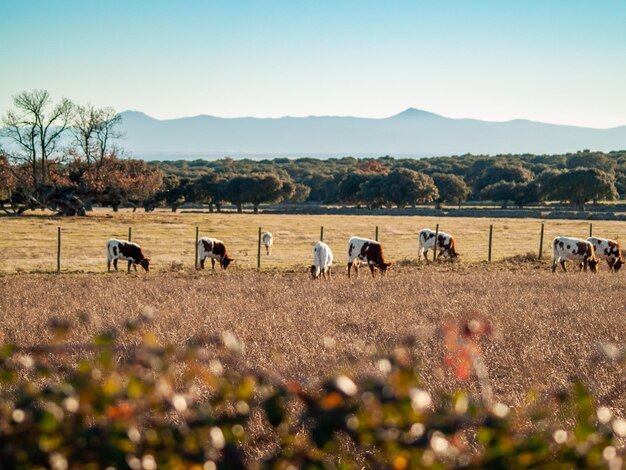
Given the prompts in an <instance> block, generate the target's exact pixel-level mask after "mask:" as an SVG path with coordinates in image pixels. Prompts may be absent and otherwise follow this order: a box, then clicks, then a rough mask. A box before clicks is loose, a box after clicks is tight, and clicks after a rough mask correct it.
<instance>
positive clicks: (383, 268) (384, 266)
mask: <svg viewBox="0 0 626 470" xmlns="http://www.w3.org/2000/svg"><path fill="white" fill-rule="evenodd" d="M391 265H392V263H381V264H380V265H378V269H380V273H381V274H385V273H386V272H387V270H388V269H390V268H391Z"/></svg>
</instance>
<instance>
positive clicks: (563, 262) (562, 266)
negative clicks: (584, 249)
mask: <svg viewBox="0 0 626 470" xmlns="http://www.w3.org/2000/svg"><path fill="white" fill-rule="evenodd" d="M561 268H563V272H564V273H566V272H567V269H565V260H563V259H562V260H561Z"/></svg>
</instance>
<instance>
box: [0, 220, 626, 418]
mask: <svg viewBox="0 0 626 470" xmlns="http://www.w3.org/2000/svg"><path fill="white" fill-rule="evenodd" d="M255 220H256V219H255ZM503 267H504V266H499V264H497V263H494V264H492V265H490V266H489V267H488V269H481V268H480V267H479V266H476V265H474V266H473V267H470V268H463V267H462V266H458V265H457V266H456V267H455V270H450V269H449V266H448V265H447V264H446V265H440V266H428V267H422V268H420V269H419V270H418V269H415V268H413V267H411V268H408V267H406V268H400V269H399V270H397V271H395V272H394V271H392V272H391V273H390V275H389V276H388V277H387V278H385V279H384V280H383V281H381V280H380V279H378V278H377V279H376V280H372V279H371V278H370V277H369V275H361V276H360V277H359V278H358V279H354V278H353V279H347V277H346V276H345V275H336V276H334V278H333V279H332V281H330V282H313V281H310V280H309V279H308V277H307V276H306V275H305V274H294V273H291V274H289V273H279V272H275V273H266V274H262V275H259V274H257V273H254V272H241V271H240V272H237V271H232V272H225V273H217V274H214V275H213V274H210V273H208V274H207V273H200V274H188V273H161V274H158V273H155V274H152V273H150V274H143V273H141V274H134V273H133V274H131V275H127V274H124V273H114V274H102V275H93V274H72V275H64V276H56V275H23V276H5V277H1V278H0V342H2V343H4V342H15V343H18V344H20V345H39V344H45V343H46V342H48V341H50V340H51V339H52V336H51V335H52V333H50V332H49V331H48V330H47V328H46V325H47V324H48V322H49V321H50V319H51V318H63V319H66V320H69V321H70V322H71V323H73V324H75V326H74V328H73V330H72V332H71V333H70V336H69V337H68V341H69V342H70V343H83V342H85V341H88V340H89V338H91V337H93V336H94V335H96V334H98V333H100V332H102V331H105V330H108V329H111V328H115V329H120V330H123V328H122V325H123V324H124V322H125V321H126V320H128V319H129V318H133V317H135V316H137V315H139V314H140V312H142V311H144V309H146V308H151V309H154V311H155V312H156V315H155V319H154V323H153V332H154V333H155V334H156V336H157V338H158V341H159V342H161V343H164V344H165V343H168V344H169V343H174V344H184V343H185V342H186V341H189V340H191V339H192V338H197V337H199V336H202V337H208V336H212V335H219V334H221V333H222V332H224V331H230V332H232V333H233V334H234V335H235V336H236V337H238V338H239V339H240V340H241V341H242V342H243V344H244V349H243V353H242V355H241V357H240V360H239V361H240V365H241V367H254V368H264V369H267V370H270V371H273V372H276V373H278V374H279V375H281V376H282V377H284V378H286V379H288V378H293V379H296V380H298V381H299V382H301V383H303V384H304V385H305V386H310V387H314V386H316V385H317V384H318V383H319V380H320V379H321V378H322V377H324V376H327V375H328V374H330V373H333V372H340V371H342V372H349V373H351V374H367V373H370V372H375V367H374V360H373V357H372V353H373V352H374V351H385V350H391V349H393V348H395V347H397V346H399V345H401V344H406V343H407V339H410V341H409V343H410V344H411V346H409V347H410V348H412V350H413V352H414V353H415V354H416V355H417V357H419V358H420V360H421V363H420V364H419V370H420V373H421V375H422V377H423V379H424V382H425V386H426V387H427V388H429V389H430V390H431V391H435V390H454V389H456V388H458V387H469V388H470V389H473V390H474V391H475V390H476V384H475V383H474V382H473V381H470V382H468V383H461V382H459V381H458V380H457V379H456V378H455V377H454V374H453V373H452V372H451V371H449V370H447V369H445V368H443V367H442V357H443V354H444V352H443V348H442V343H441V338H440V336H439V333H438V332H439V329H440V327H441V326H442V325H443V324H444V322H445V321H447V320H450V319H452V320H463V319H468V318H470V317H479V318H483V319H487V320H489V321H490V322H492V324H493V327H494V333H493V335H492V336H491V337H489V338H487V339H484V340H482V341H481V343H482V348H483V354H484V358H485V361H486V364H487V367H488V369H489V371H490V377H491V381H492V385H493V388H494V392H495V396H496V398H497V399H498V400H501V401H503V402H504V403H507V404H509V405H511V406H514V407H520V406H524V405H526V404H528V403H529V402H531V401H532V399H533V396H536V397H539V399H541V398H542V397H544V398H545V397H547V396H549V395H550V394H551V392H555V391H558V390H560V389H562V388H565V387H567V384H568V383H569V380H570V379H571V377H573V376H578V377H581V378H582V379H583V380H584V382H585V383H586V384H587V385H588V386H589V387H590V388H591V391H592V392H593V393H594V395H595V396H596V397H597V398H598V400H599V402H600V404H603V405H607V406H610V407H612V408H613V409H614V410H615V411H616V412H617V413H618V414H622V415H623V414H624V412H625V411H626V394H624V393H623V392H624V390H625V389H626V383H625V382H624V373H623V372H624V371H623V364H622V365H619V364H617V363H613V362H611V361H610V360H609V359H607V358H606V357H605V356H604V355H603V354H602V352H601V350H602V344H605V343H611V344H621V345H624V344H626V316H624V314H623V312H624V310H625V308H626V297H625V296H624V295H623V283H624V281H623V276H620V275H610V274H608V273H600V274H598V275H595V276H594V275H587V274H585V275H583V274H574V273H569V274H551V273H549V272H547V271H546V270H545V269H543V266H539V268H540V269H532V266H531V267H530V268H524V269H521V270H520V271H515V272H512V271H509V270H508V269H500V268H503ZM600 286H601V287H600ZM84 314H88V316H89V318H90V321H89V322H88V323H85V322H81V321H80V320H79V318H80V317H81V315H84ZM134 341H136V339H135V338H134V337H132V336H124V337H123V342H124V344H128V345H131V344H132V343H133V342H134ZM74 359H76V358H74ZM69 360H70V362H71V361H72V359H69Z"/></svg>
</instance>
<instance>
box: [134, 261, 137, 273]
mask: <svg viewBox="0 0 626 470" xmlns="http://www.w3.org/2000/svg"><path fill="white" fill-rule="evenodd" d="M133 268H135V272H137V265H136V264H135V263H133Z"/></svg>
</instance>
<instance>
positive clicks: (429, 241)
mask: <svg viewBox="0 0 626 470" xmlns="http://www.w3.org/2000/svg"><path fill="white" fill-rule="evenodd" d="M430 249H432V250H433V251H435V232H434V231H433V230H431V229H429V228H425V229H422V230H420V232H419V236H418V242H417V261H418V263H419V261H420V260H421V259H422V258H421V257H422V255H424V259H425V260H426V261H428V256H427V253H428V250H430ZM437 249H438V250H439V254H438V255H437V259H439V257H440V256H441V255H443V254H446V255H447V256H449V257H450V258H456V257H457V256H459V254H458V253H457V251H456V245H455V244H454V238H452V235H448V234H447V233H445V232H439V233H438V234H437Z"/></svg>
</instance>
